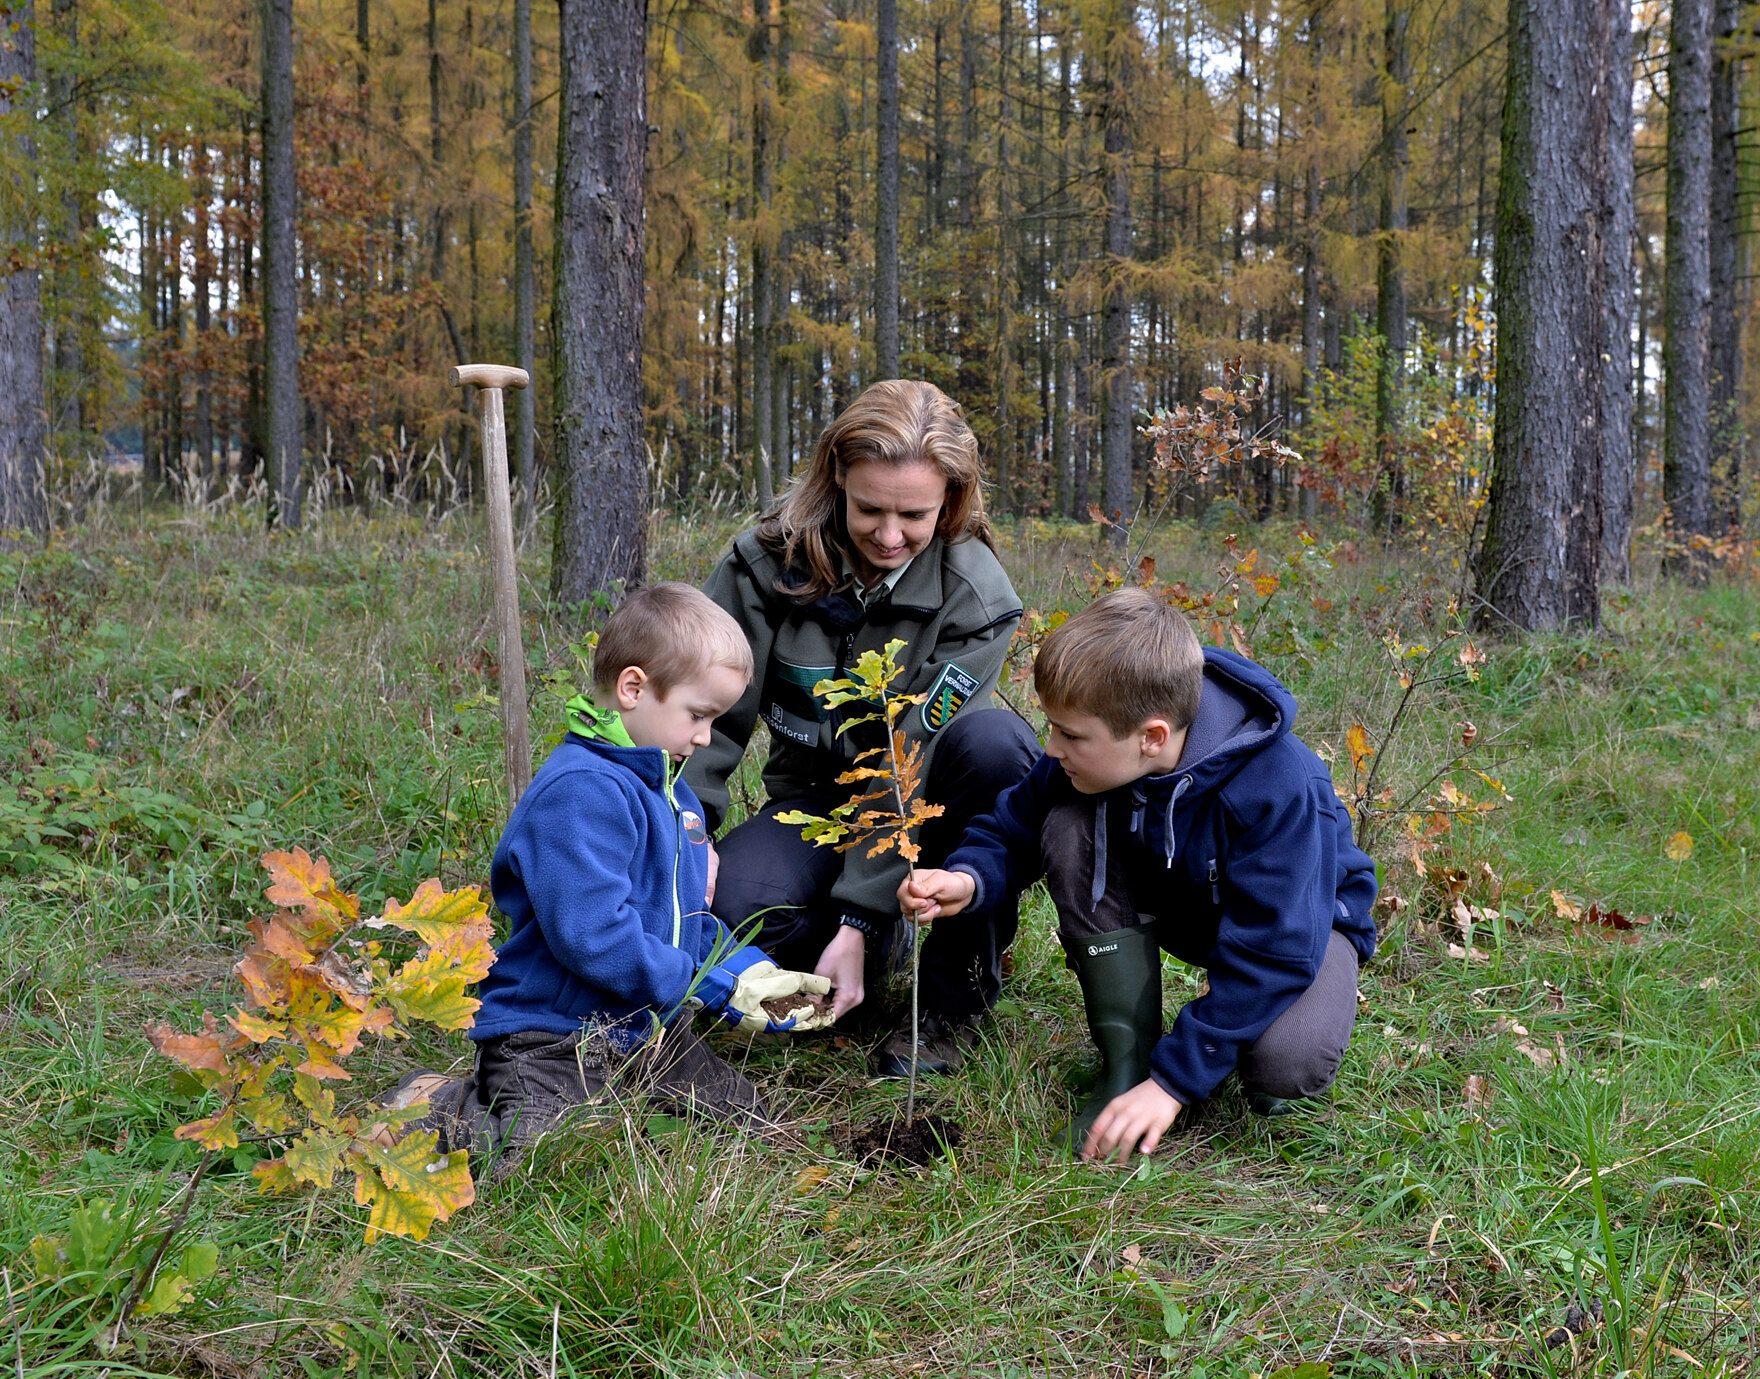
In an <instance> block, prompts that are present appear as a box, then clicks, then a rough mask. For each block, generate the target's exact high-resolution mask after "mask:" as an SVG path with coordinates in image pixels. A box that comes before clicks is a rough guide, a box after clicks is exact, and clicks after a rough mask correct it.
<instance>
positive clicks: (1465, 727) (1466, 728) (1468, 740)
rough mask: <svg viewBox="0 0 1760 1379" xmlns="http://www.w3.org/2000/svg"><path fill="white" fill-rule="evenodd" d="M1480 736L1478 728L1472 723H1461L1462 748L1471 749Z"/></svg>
mask: <svg viewBox="0 0 1760 1379" xmlns="http://www.w3.org/2000/svg"><path fill="white" fill-rule="evenodd" d="M1478 736H1479V729H1478V727H1477V726H1476V725H1474V724H1473V723H1472V722H1471V721H1467V720H1463V721H1462V723H1461V746H1463V747H1471V746H1472V745H1473V742H1474V740H1475V739H1476V738H1477V737H1478Z"/></svg>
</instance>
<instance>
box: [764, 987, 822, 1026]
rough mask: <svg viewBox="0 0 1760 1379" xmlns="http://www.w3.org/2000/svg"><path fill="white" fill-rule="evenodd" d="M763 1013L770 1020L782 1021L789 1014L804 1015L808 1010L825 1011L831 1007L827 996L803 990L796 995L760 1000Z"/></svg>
mask: <svg viewBox="0 0 1760 1379" xmlns="http://www.w3.org/2000/svg"><path fill="white" fill-rule="evenodd" d="M759 1004H760V1005H762V1006H763V1007H764V1013H765V1014H766V1015H768V1016H769V1017H770V1018H771V1019H772V1020H777V1021H782V1020H786V1019H788V1018H789V1016H791V1015H806V1014H807V1013H808V1012H809V1011H815V1010H817V1011H827V1010H830V1009H831V998H830V997H829V996H808V995H806V994H805V993H804V992H803V993H801V994H800V995H796V996H778V997H776V998H775V999H774V1000H769V1001H761V1002H759Z"/></svg>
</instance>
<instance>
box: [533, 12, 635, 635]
mask: <svg viewBox="0 0 1760 1379" xmlns="http://www.w3.org/2000/svg"><path fill="white" fill-rule="evenodd" d="M558 8H559V10H560V20H561V22H560V40H561V43H560V46H561V61H560V67H559V71H560V73H561V86H562V91H561V95H562V102H561V112H560V128H559V130H558V135H557V169H556V230H555V233H556V272H555V278H556V282H555V289H554V294H555V295H554V306H553V310H552V314H551V320H552V328H551V341H552V346H551V347H552V351H553V367H552V380H551V387H552V389H553V404H552V408H551V411H552V415H553V417H554V422H553V425H554V427H555V440H554V443H553V446H552V451H553V454H554V455H555V465H556V470H557V476H558V484H557V509H556V553H555V559H554V562H553V564H552V567H551V568H552V571H553V573H552V576H551V589H552V592H553V593H554V595H555V596H556V597H557V598H558V599H560V600H561V601H562V602H563V603H564V604H565V605H569V606H573V605H576V604H578V603H580V602H582V601H583V600H585V599H587V598H588V597H590V596H591V595H592V594H594V593H596V592H598V591H600V590H604V589H608V588H609V587H610V586H611V585H612V584H613V583H614V582H616V581H619V580H622V581H625V582H626V583H629V582H635V581H639V580H641V579H642V578H644V577H645V575H646V573H647V520H648V465H647V450H646V447H645V445H644V443H643V436H642V311H643V302H642V238H643V219H642V216H643V206H642V178H643V173H644V170H645V167H646V159H647V138H648V118H647V116H648V111H647V80H646V78H647V73H646V70H645V67H644V61H645V56H644V44H645V39H646V34H647V11H648V6H647V0H559V4H558Z"/></svg>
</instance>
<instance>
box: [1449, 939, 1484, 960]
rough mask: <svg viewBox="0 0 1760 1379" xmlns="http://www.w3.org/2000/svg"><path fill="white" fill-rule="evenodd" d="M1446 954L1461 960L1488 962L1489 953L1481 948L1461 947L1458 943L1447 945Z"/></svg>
mask: <svg viewBox="0 0 1760 1379" xmlns="http://www.w3.org/2000/svg"><path fill="white" fill-rule="evenodd" d="M1448 955H1449V957H1451V958H1454V959H1456V960H1457V961H1462V962H1490V961H1491V954H1489V953H1487V952H1486V951H1485V950H1484V949H1483V948H1462V947H1461V946H1460V944H1458V943H1451V944H1449V945H1448Z"/></svg>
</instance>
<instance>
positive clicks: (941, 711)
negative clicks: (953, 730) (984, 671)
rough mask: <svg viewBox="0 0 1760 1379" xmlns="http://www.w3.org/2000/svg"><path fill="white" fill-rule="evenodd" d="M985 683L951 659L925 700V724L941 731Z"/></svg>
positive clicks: (928, 727) (929, 728)
mask: <svg viewBox="0 0 1760 1379" xmlns="http://www.w3.org/2000/svg"><path fill="white" fill-rule="evenodd" d="M983 683H984V682H983V681H982V680H980V679H979V678H978V677H977V676H975V675H973V674H972V673H971V671H969V670H967V669H966V668H965V667H964V666H962V665H960V664H959V663H958V662H956V661H949V662H948V663H947V664H946V665H945V666H944V667H942V670H941V675H940V677H939V678H938V679H937V680H936V681H935V684H934V685H933V687H931V689H930V690H929V697H928V698H927V699H925V700H924V701H923V726H924V727H925V728H927V729H928V730H929V732H930V733H932V734H933V733H938V732H940V731H941V730H942V729H943V728H945V727H946V726H947V725H948V724H949V723H950V722H952V720H953V716H954V715H955V714H956V713H958V712H959V711H960V710H961V709H962V708H964V707H965V704H966V701H967V700H969V699H970V698H971V697H972V696H973V695H974V694H976V693H977V692H978V689H979V687H980V686H981V685H982V684H983Z"/></svg>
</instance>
